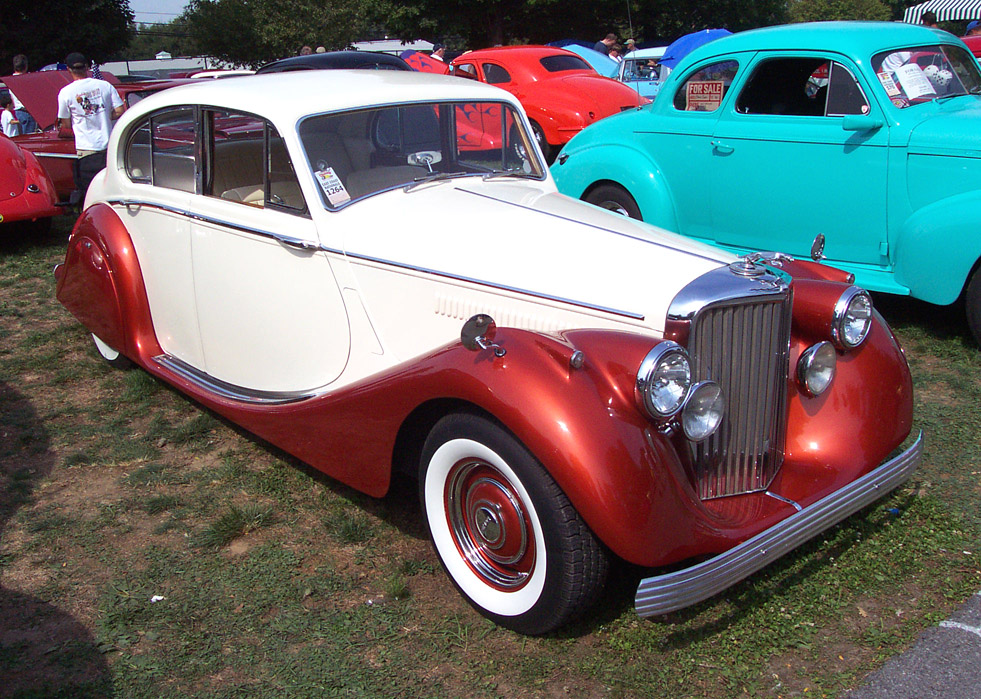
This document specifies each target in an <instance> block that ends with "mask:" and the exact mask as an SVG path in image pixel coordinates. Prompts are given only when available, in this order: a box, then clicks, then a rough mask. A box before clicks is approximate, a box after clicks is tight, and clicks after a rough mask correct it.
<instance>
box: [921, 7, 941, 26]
mask: <svg viewBox="0 0 981 699" xmlns="http://www.w3.org/2000/svg"><path fill="white" fill-rule="evenodd" d="M920 24H922V25H923V26H924V27H931V28H933V29H937V13H936V12H931V11H930V10H927V11H926V12H924V13H923V15H922V16H921V17H920Z"/></svg>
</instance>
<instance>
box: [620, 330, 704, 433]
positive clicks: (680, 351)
mask: <svg viewBox="0 0 981 699" xmlns="http://www.w3.org/2000/svg"><path fill="white" fill-rule="evenodd" d="M690 388H691V360H690V359H689V358H688V352H687V351H685V348H684V347H682V346H681V345H679V344H678V343H677V342H672V341H671V340H667V341H665V342H661V343H659V344H658V345H657V346H655V347H654V348H652V349H651V351H650V352H648V353H647V356H646V357H644V361H642V362H641V363H640V368H639V369H638V370H637V381H636V382H635V384H634V398H635V400H636V401H637V405H638V406H639V407H640V408H641V409H642V410H643V411H644V412H645V413H647V414H648V415H650V416H651V417H653V418H667V417H671V416H672V415H676V414H677V413H678V411H679V410H681V408H682V407H684V405H685V400H686V399H687V397H688V391H689V389H690Z"/></svg>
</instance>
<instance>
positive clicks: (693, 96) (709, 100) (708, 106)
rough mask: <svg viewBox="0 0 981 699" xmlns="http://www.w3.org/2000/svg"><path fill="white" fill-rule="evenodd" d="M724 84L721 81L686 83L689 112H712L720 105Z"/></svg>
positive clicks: (723, 93) (724, 88)
mask: <svg viewBox="0 0 981 699" xmlns="http://www.w3.org/2000/svg"><path fill="white" fill-rule="evenodd" d="M725 91H726V84H725V82H723V81H722V80H697V81H692V82H690V83H688V87H687V99H688V106H687V107H686V109H687V110H688V111H689V112H714V111H715V110H716V109H718V108H719V105H720V104H722V97H723V95H725Z"/></svg>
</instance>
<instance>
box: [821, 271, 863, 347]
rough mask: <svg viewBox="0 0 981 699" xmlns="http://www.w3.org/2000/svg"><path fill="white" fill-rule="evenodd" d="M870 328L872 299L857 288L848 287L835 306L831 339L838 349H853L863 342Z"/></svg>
mask: <svg viewBox="0 0 981 699" xmlns="http://www.w3.org/2000/svg"><path fill="white" fill-rule="evenodd" d="M871 328H872V297H870V296H869V294H868V292H867V291H865V290H864V289H859V288H858V287H857V286H850V287H848V289H846V290H845V293H843V294H842V295H841V296H840V297H839V298H838V303H836V304H835V310H834V318H833V320H832V322H831V339H832V340H833V341H834V343H835V345H837V346H838V348H839V349H843V350H849V349H854V348H855V347H858V346H859V345H860V344H862V343H863V342H865V338H866V337H868V334H869V330H870V329H871Z"/></svg>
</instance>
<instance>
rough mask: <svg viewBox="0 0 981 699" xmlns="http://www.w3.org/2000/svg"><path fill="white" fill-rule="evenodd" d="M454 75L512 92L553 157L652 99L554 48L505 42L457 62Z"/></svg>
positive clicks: (452, 65) (549, 155) (453, 64)
mask: <svg viewBox="0 0 981 699" xmlns="http://www.w3.org/2000/svg"><path fill="white" fill-rule="evenodd" d="M450 65H451V69H452V72H453V75H456V76H460V77H464V78H471V79H473V80H480V81H481V82H485V83H488V84H489V85H496V86H497V87H500V88H503V89H505V90H507V91H508V92H510V93H511V94H512V95H514V96H515V97H517V98H518V99H519V100H520V101H521V105H522V106H523V107H524V108H525V111H526V112H527V113H528V118H529V119H531V127H532V129H533V130H534V132H535V138H536V139H537V140H538V145H539V146H541V149H542V152H543V153H544V154H545V157H546V159H547V160H549V161H550V160H551V159H552V157H553V156H554V154H555V153H557V152H558V149H559V148H560V147H561V146H562V145H563V144H564V143H566V142H567V141H568V140H569V139H570V138H572V137H573V136H574V135H575V134H577V133H579V132H580V131H581V130H582V129H584V128H585V127H586V126H588V125H590V124H593V123H595V122H597V121H599V120H600V119H603V118H604V117H608V116H610V115H611V114H616V113H617V112H621V111H624V110H627V109H633V108H635V107H638V106H640V105H641V104H645V103H646V102H647V100H645V99H644V98H642V97H640V96H639V95H638V94H637V93H636V92H635V91H633V90H631V89H629V88H628V87H626V86H625V85H622V84H620V83H618V82H617V81H616V80H613V79H611V78H604V77H602V76H600V75H599V74H597V73H596V71H595V70H593V69H592V68H591V67H590V66H589V64H588V63H586V61H584V60H583V59H582V58H580V57H579V56H577V55H576V54H574V53H572V52H571V51H566V50H565V49H560V48H555V47H550V46H505V47H502V48H493V49H480V50H479V51H470V52H468V53H465V54H463V55H462V56H460V57H459V58H456V59H455V60H454V61H453V62H452V63H451V64H450Z"/></svg>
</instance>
